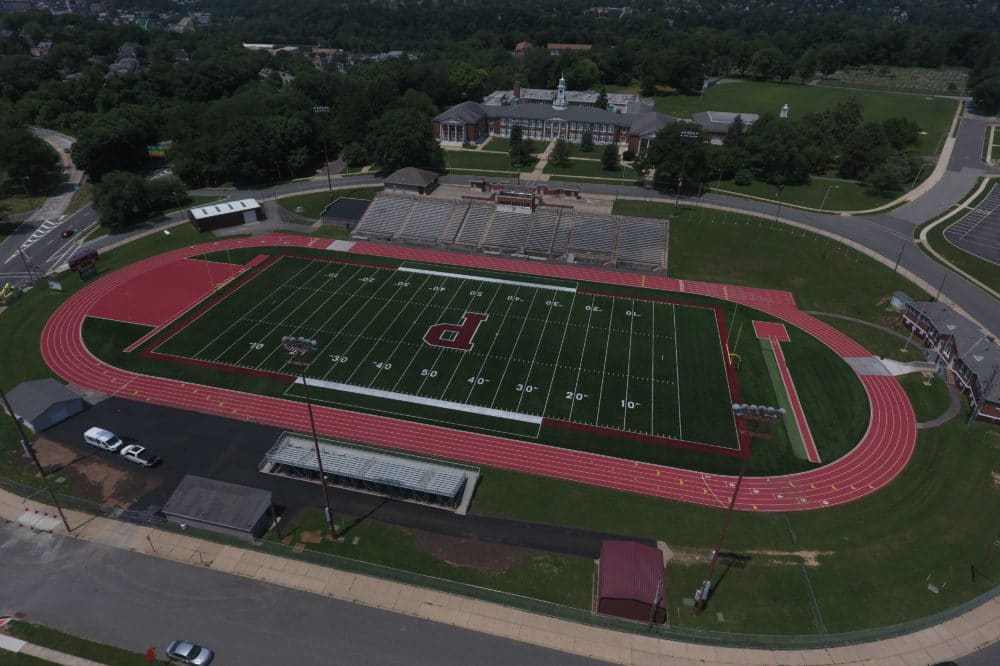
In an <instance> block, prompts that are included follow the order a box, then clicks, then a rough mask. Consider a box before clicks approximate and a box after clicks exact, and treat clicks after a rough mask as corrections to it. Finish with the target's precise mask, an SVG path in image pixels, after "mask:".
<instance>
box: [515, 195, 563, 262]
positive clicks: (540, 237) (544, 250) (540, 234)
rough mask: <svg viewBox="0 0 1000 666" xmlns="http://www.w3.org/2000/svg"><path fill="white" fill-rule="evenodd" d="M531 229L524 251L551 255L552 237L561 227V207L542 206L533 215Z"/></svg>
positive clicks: (543, 255) (544, 255)
mask: <svg viewBox="0 0 1000 666" xmlns="http://www.w3.org/2000/svg"><path fill="white" fill-rule="evenodd" d="M532 218H533V219H532V222H531V229H530V230H529V231H528V238H527V240H525V241H524V249H523V251H524V253H525V254H533V255H538V256H542V257H548V256H551V252H552V239H553V238H554V237H555V235H556V229H557V228H559V209H558V208H545V207H540V208H536V209H535V214H534V215H532Z"/></svg>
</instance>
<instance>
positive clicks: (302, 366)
mask: <svg viewBox="0 0 1000 666" xmlns="http://www.w3.org/2000/svg"><path fill="white" fill-rule="evenodd" d="M281 346H282V347H283V348H284V350H285V351H286V352H287V353H288V363H289V364H290V365H295V366H298V367H299V370H300V374H299V376H300V377H301V378H302V387H303V389H305V394H306V409H307V410H308V411H309V427H310V428H311V429H312V436H313V447H314V449H315V451H316V466H317V467H318V468H319V485H320V487H321V488H323V513H324V515H325V516H326V522H327V524H329V526H330V538H331V539H333V540H334V541H336V540H337V528H336V527H335V526H334V524H333V511H332V510H331V509H330V491H329V490H327V487H326V472H324V471H323V456H322V455H321V454H320V450H319V436H318V435H317V434H316V420H315V419H314V418H313V408H312V400H311V399H310V397H309V382H308V381H307V380H306V369H307V368H308V367H309V366H310V365H311V362H310V361H308V360H307V359H306V358H305V357H306V356H307V355H308V354H312V353H315V352H316V349H317V347H318V345H317V343H316V341H315V340H310V339H308V338H301V337H299V338H296V337H292V336H285V337H283V338H281Z"/></svg>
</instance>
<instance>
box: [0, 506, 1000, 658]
mask: <svg viewBox="0 0 1000 666" xmlns="http://www.w3.org/2000/svg"><path fill="white" fill-rule="evenodd" d="M67 518H68V519H69V523H70V525H72V526H73V527H74V531H73V536H74V537H76V538H81V539H87V540H89V541H93V542H96V543H101V544H104V545H106V546H110V547H113V548H123V549H128V550H133V551H135V552H138V553H143V554H146V555H150V556H153V557H161V558H165V559H169V560H173V561H175V562H180V563H183V564H190V565H194V566H203V567H207V568H210V569H214V570H216V571H221V572H225V573H230V574H234V575H237V576H243V577H246V578H252V579H254V580H259V581H264V582H269V583H273V584H275V585H282V586H285V587H288V588H292V589H296V590H302V591H305V592H311V593H313V594H321V595H324V596H329V597H333V598H336V599H340V600H343V601H349V602H353V603H359V604H364V605H366V606H371V607H374V608H381V609H383V610H389V611H393V612H397V613H403V614H405V615H410V616H413V617H418V618H422V619H425V620H432V621H435V622H443V623H446V624H450V625H453V626H456V627H462V628H465V629H470V630H473V631H478V632H481V633H485V634H490V635H493V636H499V637H502V638H508V639H511V640H517V641H521V642H524V643H531V644H534V645H540V646H544V647H549V648H553V649H556V650H562V651H564V652H569V653H572V654H578V655H582V656H587V657H592V658H596V659H602V660H605V661H608V662H611V663H615V664H629V665H634V666H659V665H662V666H668V665H669V666H708V665H712V664H718V665H720V666H723V665H737V664H739V665H744V664H748V665H759V666H765V665H767V664H797V665H802V666H808V665H816V666H820V665H828V664H843V665H845V666H846V665H854V664H856V665H858V666H861V665H864V666H881V665H884V666H907V665H909V664H929V663H933V662H937V661H945V660H948V659H957V658H958V657H960V656H963V655H966V654H968V653H970V652H973V651H975V650H976V649H977V648H980V647H982V646H984V645H986V644H988V643H991V642H993V641H995V640H997V637H998V636H1000V598H995V599H993V600H991V601H989V602H987V603H985V604H983V605H981V606H980V607H978V608H976V609H975V610H972V611H970V612H968V613H966V614H964V615H961V616H959V617H957V618H955V619H953V620H949V621H948V622H945V623H943V624H940V625H937V626H935V627H930V628H928V629H925V630H922V631H918V632H915V633H913V634H909V635H907V636H902V637H899V638H892V639H888V640H885V641H880V642H877V643H865V644H860V645H853V646H846V647H838V648H828V649H817V650H801V651H775V650H751V649H742V648H722V647H714V646H709V645H698V644H694V643H682V642H678V641H670V640H664V639H659V638H653V637H649V636H642V635H637V634H626V633H620V632H616V631H611V630H607V629H601V628H597V627H590V626H585V625H580V624H575V623H572V622H567V621H565V620H559V619H555V618H551V617H547V616H542V615H535V614H532V613H528V612H526V611H522V610H517V609H514V608H508V607H505V606H501V605H498V604H493V603H487V602H483V601H477V600H474V599H468V598H465V597H460V596H456V595H451V594H445V593H443V592H437V591H434V590H426V589H423V588H418V587H413V586H409V585H403V584H399V583H394V582H389V581H385V580H381V579H377V578H371V577H368V576H362V575H358V574H354V573H348V572H344V571H338V570H336V569H330V568H327V567H322V566H319V565H315V564H310V563H307V562H301V561H298V560H286V559H283V558H280V557H275V556H273V555H267V554H264V553H260V552H256V551H253V550H250V549H249V548H247V549H244V548H238V547H235V546H228V545H222V544H217V543H214V542H210V541H201V540H199V539H196V538H193V537H190V536H188V535H186V534H176V533H173V532H164V531H159V530H155V529H151V528H148V527H142V526H139V525H133V524H131V523H125V522H117V521H114V520H110V519H107V518H101V517H93V516H90V515H87V514H81V513H77V512H73V511H69V512H67ZM0 519H6V520H9V521H11V522H15V523H19V524H21V525H24V526H25V527H29V528H32V529H36V530H40V531H47V532H53V533H55V534H64V533H65V531H64V529H63V527H62V523H61V522H60V520H59V519H58V517H56V516H55V515H54V514H53V512H52V509H51V508H50V507H48V506H46V505H43V504H38V503H35V502H26V501H24V500H23V499H22V498H21V497H19V496H17V495H14V494H12V493H8V492H4V491H0ZM60 663H66V662H60Z"/></svg>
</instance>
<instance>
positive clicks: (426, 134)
mask: <svg viewBox="0 0 1000 666" xmlns="http://www.w3.org/2000/svg"><path fill="white" fill-rule="evenodd" d="M368 141H369V143H368V153H369V155H370V156H371V157H372V159H374V160H375V162H376V163H377V164H378V165H379V166H380V167H381V168H382V170H383V171H395V170H396V169H399V168H401V167H404V166H414V167H419V168H422V169H439V168H441V167H442V166H443V164H444V154H443V153H442V151H441V146H439V145H438V142H437V141H435V140H434V135H433V131H432V124H431V119H430V118H429V117H428V116H426V115H424V114H423V113H420V112H419V111H413V110H410V109H390V110H388V111H386V112H385V114H384V115H383V116H382V117H381V118H378V119H376V120H373V121H372V123H371V131H370V133H369V135H368Z"/></svg>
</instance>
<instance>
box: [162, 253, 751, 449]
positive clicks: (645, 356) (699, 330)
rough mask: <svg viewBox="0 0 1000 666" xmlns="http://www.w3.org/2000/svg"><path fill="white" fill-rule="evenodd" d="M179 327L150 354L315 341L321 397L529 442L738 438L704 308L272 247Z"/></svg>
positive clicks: (202, 356)
mask: <svg viewBox="0 0 1000 666" xmlns="http://www.w3.org/2000/svg"><path fill="white" fill-rule="evenodd" d="M185 323H186V325H185V326H184V327H183V328H181V329H180V330H178V331H175V332H173V334H172V335H170V337H169V338H167V339H166V340H164V341H162V342H161V343H160V344H159V345H158V346H157V347H156V348H155V353H156V355H158V356H167V357H174V358H180V359H188V360H193V361H195V362H198V363H199V364H202V365H210V366H213V367H219V368H221V369H230V370H233V371H237V372H251V373H279V374H285V375H295V374H298V373H299V371H300V368H298V367H296V366H293V365H290V364H288V362H287V361H288V356H287V354H286V353H285V352H284V350H283V347H282V344H281V340H282V337H284V336H301V337H305V338H309V339H313V340H315V341H316V343H317V352H316V353H315V354H313V355H312V356H311V358H310V361H311V364H310V365H309V366H308V368H307V369H306V371H305V373H306V376H307V378H308V388H309V391H310V393H311V395H312V398H313V399H314V400H316V401H317V402H325V403H329V404H335V405H341V406H345V407H351V408H355V409H361V410H365V411H373V412H379V413H387V414H393V415H398V416H400V417H404V418H407V417H409V418H419V419H423V420H430V421H435V422H443V423H451V424H454V425H459V426H462V427H474V428H479V429H483V430H488V431H497V432H509V433H516V434H521V435H526V436H532V437H536V436H538V435H539V433H540V432H541V429H542V426H543V425H544V426H556V427H564V428H574V429H577V430H581V431H586V432H590V433H596V434H599V435H605V436H612V437H621V438H628V439H635V440H642V441H648V442H653V443H663V444H669V443H671V442H673V443H688V444H695V445H698V446H699V447H711V448H713V449H717V450H719V452H724V451H727V452H732V451H733V450H734V449H738V448H739V443H738V438H737V434H736V426H735V423H734V418H733V415H732V411H731V404H732V402H733V401H734V397H733V393H732V386H731V381H732V380H731V378H730V376H729V373H728V372H727V370H728V368H727V363H726V362H725V355H724V351H723V344H722V341H721V338H722V336H723V335H724V333H723V330H724V324H723V323H722V318H721V315H720V313H719V311H718V310H717V309H716V308H713V307H707V306H704V305H690V304H681V303H672V302H668V301H663V300H653V299H651V298H647V297H642V296H632V295H612V294H606V293H595V292H593V291H584V290H582V289H579V288H578V287H577V284H576V283H574V282H568V281H554V282H552V283H547V282H542V281H539V280H538V279H537V278H534V277H522V276H518V275H511V274H500V273H496V274H488V275H487V274H482V275H481V274H473V273H472V272H469V271H467V270H465V269H458V268H451V267H447V266H432V267H427V266H426V265H421V266H414V267H409V266H401V267H399V268H386V267H379V266H373V265H360V264H351V263H343V262H339V261H330V260H325V259H313V258H306V257H293V256H282V257H280V258H278V259H276V260H274V261H273V262H271V263H269V264H267V265H266V266H265V267H263V268H262V269H261V270H260V271H259V273H258V274H256V276H254V277H253V278H252V279H250V280H249V281H247V282H245V283H241V284H240V285H238V286H234V287H230V288H229V291H228V292H225V297H224V298H222V299H221V300H220V301H219V302H217V303H215V304H214V305H213V306H212V307H210V308H208V309H206V310H204V311H203V312H201V313H200V314H199V315H198V316H197V317H196V318H194V319H193V320H190V321H187V322H185ZM288 381H289V388H288V391H287V393H289V394H290V395H296V396H298V395H301V393H302V386H301V384H299V383H293V382H292V381H291V380H288ZM581 436H585V435H584V434H583V433H581Z"/></svg>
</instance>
